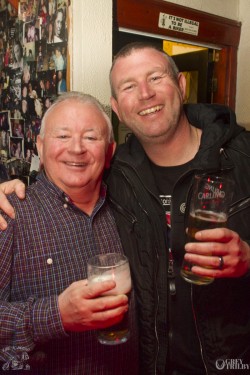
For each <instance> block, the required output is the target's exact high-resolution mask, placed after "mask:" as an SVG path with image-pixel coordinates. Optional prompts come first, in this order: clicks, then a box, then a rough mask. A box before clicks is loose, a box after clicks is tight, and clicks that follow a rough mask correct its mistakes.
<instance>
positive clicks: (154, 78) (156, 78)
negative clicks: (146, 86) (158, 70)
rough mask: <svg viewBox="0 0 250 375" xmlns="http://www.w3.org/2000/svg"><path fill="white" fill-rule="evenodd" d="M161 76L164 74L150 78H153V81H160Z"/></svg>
mask: <svg viewBox="0 0 250 375" xmlns="http://www.w3.org/2000/svg"><path fill="white" fill-rule="evenodd" d="M161 78H162V76H153V77H151V78H150V80H151V81H152V82H157V81H159V80H160V79H161Z"/></svg>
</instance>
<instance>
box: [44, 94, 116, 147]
mask: <svg viewBox="0 0 250 375" xmlns="http://www.w3.org/2000/svg"><path fill="white" fill-rule="evenodd" d="M65 101H74V102H79V103H82V104H86V103H88V104H91V105H92V106H94V107H95V108H96V109H97V110H98V111H99V112H100V114H101V115H102V116H103V118H104V120H105V121H106V124H107V129H108V142H109V143H113V142H114V132H113V126H112V123H111V120H110V118H109V116H108V115H107V113H106V112H105V109H104V106H103V105H102V104H101V103H100V102H99V100H98V99H96V98H95V97H94V96H92V95H90V94H85V93H81V92H78V91H68V92H66V93H63V94H61V95H60V96H58V97H57V98H56V100H55V101H54V103H53V104H52V105H51V106H50V107H49V108H48V109H47V111H46V112H45V114H44V116H43V118H42V122H41V129H40V137H41V138H43V137H44V130H45V125H46V121H47V117H48V115H49V114H50V113H51V112H53V110H54V109H55V108H56V107H57V106H58V105H59V104H60V103H63V102H65Z"/></svg>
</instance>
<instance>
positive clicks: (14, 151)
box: [9, 137, 24, 159]
mask: <svg viewBox="0 0 250 375" xmlns="http://www.w3.org/2000/svg"><path fill="white" fill-rule="evenodd" d="M23 148H24V142H23V138H17V137H10V151H9V152H10V157H11V158H17V159H21V158H23V155H24V153H23Z"/></svg>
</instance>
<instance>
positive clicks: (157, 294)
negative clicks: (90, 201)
mask: <svg viewBox="0 0 250 375" xmlns="http://www.w3.org/2000/svg"><path fill="white" fill-rule="evenodd" d="M120 163H121V164H124V165H126V166H128V167H129V169H130V168H131V169H132V170H133V171H134V173H135V174H136V175H137V177H138V178H139V180H141V179H140V176H139V175H138V173H137V171H136V169H135V168H133V166H131V165H130V164H128V163H126V162H124V161H120ZM117 169H118V170H119V172H120V173H121V174H122V175H123V177H124V178H125V179H126V180H127V181H128V179H127V177H126V174H125V173H123V171H121V170H120V169H119V168H117ZM131 179H132V180H133V176H132V177H131ZM141 182H142V181H141ZM128 183H129V181H128ZM142 185H143V186H144V187H145V189H146V190H147V191H148V192H149V193H150V195H151V196H152V197H154V198H155V199H156V200H157V201H158V198H157V197H156V196H155V195H154V193H153V192H152V191H151V190H149V189H148V188H147V187H146V186H145V185H144V184H143V182H142ZM130 186H131V184H130ZM131 190H132V191H133V193H134V196H135V197H136V193H135V191H134V189H133V187H132V186H131ZM111 201H112V200H111ZM112 203H113V204H115V205H116V204H117V203H116V202H113V201H112ZM118 206H119V205H118ZM119 207H120V206H119ZM141 209H142V210H143V212H144V213H145V215H146V216H147V217H148V219H149V221H150V216H149V214H148V212H147V211H146V210H145V208H143V207H141ZM120 212H123V208H122V207H120ZM124 216H125V215H124ZM125 217H126V216H125ZM134 220H135V222H136V219H135V218H134ZM156 257H157V262H158V263H159V254H158V251H157V252H156ZM155 280H156V275H155ZM155 285H157V283H156V282H155ZM156 297H157V307H156V311H155V316H154V328H155V339H156V342H157V351H156V358H155V364H154V373H155V375H157V361H158V355H159V337H158V332H157V325H156V317H157V313H158V308H159V293H158V289H156Z"/></svg>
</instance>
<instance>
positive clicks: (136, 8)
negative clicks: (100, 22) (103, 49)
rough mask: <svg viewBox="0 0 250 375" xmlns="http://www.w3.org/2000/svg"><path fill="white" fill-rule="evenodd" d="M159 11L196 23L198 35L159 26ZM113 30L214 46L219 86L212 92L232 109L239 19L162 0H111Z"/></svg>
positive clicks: (215, 98) (215, 97)
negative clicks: (125, 30) (112, 2)
mask: <svg viewBox="0 0 250 375" xmlns="http://www.w3.org/2000/svg"><path fill="white" fill-rule="evenodd" d="M160 13H165V14H170V15H174V16H177V17H181V18H185V19H189V20H193V21H195V22H198V23H199V28H198V34H197V35H190V34H187V33H184V32H179V31H174V30H169V29H165V28H162V27H159V26H158V22H159V14H160ZM114 29H115V30H116V31H117V30H119V29H128V30H130V31H131V32H133V30H134V31H135V32H138V33H140V32H142V33H149V34H152V35H155V36H156V37H160V38H162V39H172V40H173V39H174V40H176V41H179V40H181V41H182V42H184V43H185V42H186V43H189V44H197V45H201V46H202V45H214V46H215V48H217V49H218V54H217V60H218V61H216V64H215V74H216V78H217V87H218V89H217V92H216V93H214V95H213V101H214V102H215V103H221V104H225V105H228V106H230V107H231V108H232V109H235V100H236V77H237V51H238V46H239V42H240V33H241V23H240V22H238V21H234V20H231V19H227V18H224V17H220V16H215V15H211V14H209V13H206V12H201V11H198V10H195V9H191V8H187V7H184V6H181V5H176V4H173V3H169V2H166V1H164V0H114Z"/></svg>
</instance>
